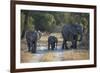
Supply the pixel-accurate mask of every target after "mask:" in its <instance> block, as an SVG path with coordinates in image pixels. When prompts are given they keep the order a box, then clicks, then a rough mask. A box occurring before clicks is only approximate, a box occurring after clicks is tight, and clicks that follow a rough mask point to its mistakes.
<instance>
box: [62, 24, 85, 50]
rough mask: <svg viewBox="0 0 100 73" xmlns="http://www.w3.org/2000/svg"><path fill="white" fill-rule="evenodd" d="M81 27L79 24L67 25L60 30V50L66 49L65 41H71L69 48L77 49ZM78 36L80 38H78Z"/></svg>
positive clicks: (80, 38)
mask: <svg viewBox="0 0 100 73" xmlns="http://www.w3.org/2000/svg"><path fill="white" fill-rule="evenodd" d="M82 32H83V31H82V26H81V25H79V24H67V25H64V26H63V28H62V37H63V44H62V49H65V48H66V49H68V46H67V41H71V42H72V45H71V48H77V41H81V40H82ZM79 35H80V37H79Z"/></svg>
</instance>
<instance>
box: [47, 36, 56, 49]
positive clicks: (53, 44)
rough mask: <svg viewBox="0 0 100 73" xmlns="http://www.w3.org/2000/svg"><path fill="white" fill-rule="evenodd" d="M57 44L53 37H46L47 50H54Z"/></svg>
mask: <svg viewBox="0 0 100 73" xmlns="http://www.w3.org/2000/svg"><path fill="white" fill-rule="evenodd" d="M57 43H58V39H57V38H56V37H55V36H49V37H48V50H54V48H57ZM50 47H51V48H50Z"/></svg>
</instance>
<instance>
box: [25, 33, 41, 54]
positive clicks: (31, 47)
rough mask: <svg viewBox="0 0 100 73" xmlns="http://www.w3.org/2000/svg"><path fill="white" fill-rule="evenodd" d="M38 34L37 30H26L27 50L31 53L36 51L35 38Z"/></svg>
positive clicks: (36, 38)
mask: <svg viewBox="0 0 100 73" xmlns="http://www.w3.org/2000/svg"><path fill="white" fill-rule="evenodd" d="M39 36H40V33H39V32H36V31H34V32H32V31H27V32H26V41H27V45H28V51H29V52H32V53H36V48H37V40H38V38H39Z"/></svg>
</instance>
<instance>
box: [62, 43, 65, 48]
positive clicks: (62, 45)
mask: <svg viewBox="0 0 100 73" xmlns="http://www.w3.org/2000/svg"><path fill="white" fill-rule="evenodd" d="M64 45H65V43H64V41H63V44H62V49H64V48H65V47H64Z"/></svg>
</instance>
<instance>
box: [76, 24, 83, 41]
mask: <svg viewBox="0 0 100 73" xmlns="http://www.w3.org/2000/svg"><path fill="white" fill-rule="evenodd" d="M74 26H75V31H76V34H77V35H78V36H80V37H79V39H78V41H81V40H82V33H83V29H82V26H81V25H79V24H75V25H74Z"/></svg>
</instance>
